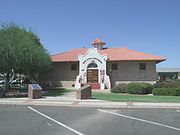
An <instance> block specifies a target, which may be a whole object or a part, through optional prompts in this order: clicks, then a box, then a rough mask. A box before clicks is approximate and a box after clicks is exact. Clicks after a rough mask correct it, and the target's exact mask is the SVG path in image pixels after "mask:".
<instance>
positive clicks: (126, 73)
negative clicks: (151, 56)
mask: <svg viewBox="0 0 180 135" xmlns="http://www.w3.org/2000/svg"><path fill="white" fill-rule="evenodd" d="M112 63H117V64H118V70H111V65H112ZM139 63H146V70H139ZM108 73H109V76H110V79H111V82H112V85H115V84H116V83H118V82H127V83H128V82H135V81H137V82H149V83H153V82H155V81H156V78H157V75H156V62H155V61H141V62H139V61H131V62H130V61H124V62H109V63H108Z"/></svg>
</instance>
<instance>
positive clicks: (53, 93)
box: [43, 88, 73, 97]
mask: <svg viewBox="0 0 180 135" xmlns="http://www.w3.org/2000/svg"><path fill="white" fill-rule="evenodd" d="M72 91H73V90H70V89H64V88H56V89H49V90H47V91H46V92H45V93H44V94H43V96H53V97H57V96H62V95H64V94H65V93H68V92H72Z"/></svg>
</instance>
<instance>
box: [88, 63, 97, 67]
mask: <svg viewBox="0 0 180 135" xmlns="http://www.w3.org/2000/svg"><path fill="white" fill-rule="evenodd" d="M97 67H98V66H97V64H96V63H90V64H89V65H88V68H97Z"/></svg>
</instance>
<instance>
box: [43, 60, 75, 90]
mask: <svg viewBox="0 0 180 135" xmlns="http://www.w3.org/2000/svg"><path fill="white" fill-rule="evenodd" d="M71 64H77V70H71ZM78 66H79V65H78V62H77V63H73V62H58V63H53V66H52V69H51V71H49V72H47V73H46V74H44V75H43V76H41V78H43V80H44V81H46V82H48V83H49V84H50V85H52V86H60V87H72V86H73V85H75V80H76V76H77V75H78V72H79V67H78Z"/></svg>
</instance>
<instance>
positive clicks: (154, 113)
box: [0, 105, 180, 135]
mask: <svg viewBox="0 0 180 135" xmlns="http://www.w3.org/2000/svg"><path fill="white" fill-rule="evenodd" d="M25 134H26V135H76V134H77V135H179V134H180V110H178V109H111V108H103V109H102V108H101V109H99V108H80V107H55V106H54V107H48V106H15V105H0V135H25Z"/></svg>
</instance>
